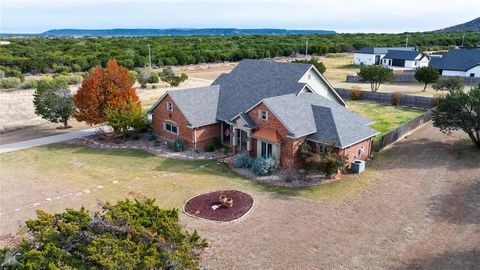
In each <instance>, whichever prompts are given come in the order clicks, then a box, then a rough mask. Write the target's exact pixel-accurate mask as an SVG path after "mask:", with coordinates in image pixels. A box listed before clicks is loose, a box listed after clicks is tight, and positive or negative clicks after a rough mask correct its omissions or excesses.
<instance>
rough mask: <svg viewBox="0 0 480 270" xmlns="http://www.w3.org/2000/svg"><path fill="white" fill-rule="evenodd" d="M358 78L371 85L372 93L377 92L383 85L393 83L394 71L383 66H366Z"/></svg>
mask: <svg viewBox="0 0 480 270" xmlns="http://www.w3.org/2000/svg"><path fill="white" fill-rule="evenodd" d="M358 76H360V77H361V78H362V81H364V82H369V83H370V89H371V90H372V92H377V91H378V88H380V85H381V84H382V83H385V82H391V81H393V70H392V69H390V68H387V67H382V66H365V67H362V68H361V69H360V72H358Z"/></svg>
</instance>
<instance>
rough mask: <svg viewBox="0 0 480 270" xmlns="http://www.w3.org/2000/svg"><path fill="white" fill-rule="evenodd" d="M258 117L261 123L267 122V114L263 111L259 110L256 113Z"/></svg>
mask: <svg viewBox="0 0 480 270" xmlns="http://www.w3.org/2000/svg"><path fill="white" fill-rule="evenodd" d="M258 117H259V118H260V119H262V120H263V121H267V120H268V112H267V111H265V110H259V111H258Z"/></svg>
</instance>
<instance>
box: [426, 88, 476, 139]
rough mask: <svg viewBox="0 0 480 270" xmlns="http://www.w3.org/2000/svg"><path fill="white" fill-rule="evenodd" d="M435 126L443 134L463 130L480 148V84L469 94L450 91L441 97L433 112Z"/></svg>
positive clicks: (459, 90)
mask: <svg viewBox="0 0 480 270" xmlns="http://www.w3.org/2000/svg"><path fill="white" fill-rule="evenodd" d="M432 117H433V125H434V126H435V127H438V128H439V129H440V130H441V131H442V132H443V133H445V134H450V133H451V132H452V131H454V130H462V131H464V132H465V133H467V134H468V136H469V137H470V139H471V140H472V142H473V143H474V144H475V145H476V146H477V147H478V148H480V84H478V85H477V86H475V87H473V88H472V89H471V90H470V91H469V92H468V93H465V92H464V91H463V89H455V88H453V89H450V90H449V92H448V94H447V95H446V96H445V97H440V98H439V99H438V101H437V107H435V109H434V110H433V116H432Z"/></svg>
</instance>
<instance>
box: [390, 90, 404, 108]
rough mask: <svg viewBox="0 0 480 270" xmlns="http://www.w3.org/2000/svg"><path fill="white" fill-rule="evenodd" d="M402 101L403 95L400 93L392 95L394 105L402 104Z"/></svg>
mask: <svg viewBox="0 0 480 270" xmlns="http://www.w3.org/2000/svg"><path fill="white" fill-rule="evenodd" d="M401 99H402V94H401V93H400V92H395V93H393V95H392V105H393V106H397V105H399V104H400V100H401Z"/></svg>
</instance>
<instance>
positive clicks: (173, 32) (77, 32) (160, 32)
mask: <svg viewBox="0 0 480 270" xmlns="http://www.w3.org/2000/svg"><path fill="white" fill-rule="evenodd" d="M335 33H336V32H335V31H329V30H287V29H267V28H266V29H236V28H200V29H194V28H172V29H98V30H88V29H53V30H49V31H46V32H44V33H41V34H39V35H40V36H44V37H55V36H197V35H198V36H204V35H214V36H218V35H225V36H230V35H297V34H307V35H308V34H335Z"/></svg>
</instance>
